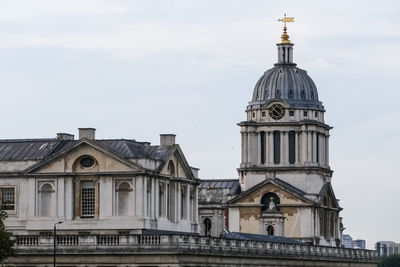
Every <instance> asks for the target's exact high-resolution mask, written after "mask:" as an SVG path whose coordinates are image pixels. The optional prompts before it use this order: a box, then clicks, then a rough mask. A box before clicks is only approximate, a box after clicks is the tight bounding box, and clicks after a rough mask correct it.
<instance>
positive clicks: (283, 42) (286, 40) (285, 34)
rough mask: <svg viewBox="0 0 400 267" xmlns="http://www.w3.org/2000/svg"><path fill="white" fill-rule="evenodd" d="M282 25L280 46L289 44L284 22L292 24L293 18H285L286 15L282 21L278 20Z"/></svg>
mask: <svg viewBox="0 0 400 267" xmlns="http://www.w3.org/2000/svg"><path fill="white" fill-rule="evenodd" d="M278 21H281V22H283V23H284V25H283V34H282V35H281V39H282V40H281V44H290V40H289V35H288V34H287V28H286V22H294V17H286V14H285V15H284V16H283V18H282V19H278Z"/></svg>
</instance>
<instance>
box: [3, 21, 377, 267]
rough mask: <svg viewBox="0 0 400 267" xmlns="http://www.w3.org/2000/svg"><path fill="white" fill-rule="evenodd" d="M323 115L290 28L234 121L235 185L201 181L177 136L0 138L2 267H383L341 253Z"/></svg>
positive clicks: (366, 255)
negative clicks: (6, 244)
mask: <svg viewBox="0 0 400 267" xmlns="http://www.w3.org/2000/svg"><path fill="white" fill-rule="evenodd" d="M324 112H325V110H324V107H323V106H322V103H321V102H320V101H319V100H318V92H317V89H316V87H315V85H314V83H313V81H312V80H311V78H310V77H309V76H308V75H307V73H306V71H304V70H302V69H299V68H297V67H296V64H294V63H293V44H292V43H291V42H290V41H289V36H288V35H287V33H286V26H285V27H284V34H283V35H282V41H281V42H280V43H279V44H278V63H276V64H275V66H274V67H273V68H272V69H270V70H268V71H266V72H265V73H264V75H263V76H262V77H261V78H260V80H259V81H258V82H257V84H256V87H255V89H254V93H253V98H252V100H251V101H250V102H249V105H248V106H247V109H246V114H247V118H246V120H245V121H242V122H240V123H239V124H238V125H239V126H240V128H241V139H242V151H241V152H242V158H241V159H242V160H241V164H240V166H239V168H238V174H239V175H238V176H239V178H238V179H229V180H228V179H218V180H216V179H207V180H201V179H199V178H198V171H199V169H197V168H194V167H191V166H190V164H189V163H188V161H187V160H186V158H185V155H184V153H183V151H182V150H181V148H180V146H179V145H178V144H176V142H175V135H173V134H162V135H160V144H159V145H151V144H150V143H148V142H139V141H136V140H133V139H106V140H104V139H96V138H95V133H96V132H95V129H93V128H80V129H79V138H78V139H75V138H74V136H73V135H71V134H67V133H59V134H57V137H56V138H46V139H12V140H0V204H1V207H2V208H3V209H4V210H6V212H7V214H8V218H7V219H6V227H7V229H8V230H9V231H11V232H12V233H13V236H14V238H15V240H16V251H17V254H16V256H14V257H11V258H9V259H8V260H7V266H19V267H22V266H25V267H27V266H35V267H48V266H51V265H52V266H64V267H72V266H74V267H95V266H96V267H144V266H147V267H149V266H163V267H167V266H168V267H171V266H176V267H178V266H220V267H227V266H245V265H248V266H332V267H333V266H336V267H338V266H343V267H344V266H354V267H357V266H360V267H364V266H377V253H376V252H375V251H367V250H352V249H346V248H342V247H340V239H341V238H340V236H341V228H340V217H339V212H340V210H341V208H340V207H339V204H338V201H337V199H336V197H335V195H334V193H333V189H332V186H331V177H332V171H331V170H330V167H329V157H328V155H329V149H328V146H329V143H328V138H329V130H330V129H331V127H330V126H328V125H327V124H325V122H324ZM60 223H61V224H60ZM56 230H57V231H56ZM53 231H54V232H53ZM56 258H57V264H56Z"/></svg>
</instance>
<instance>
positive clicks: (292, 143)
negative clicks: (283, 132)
mask: <svg viewBox="0 0 400 267" xmlns="http://www.w3.org/2000/svg"><path fill="white" fill-rule="evenodd" d="M295 155H296V132H295V131H289V163H290V164H294V162H295V160H296V156H295Z"/></svg>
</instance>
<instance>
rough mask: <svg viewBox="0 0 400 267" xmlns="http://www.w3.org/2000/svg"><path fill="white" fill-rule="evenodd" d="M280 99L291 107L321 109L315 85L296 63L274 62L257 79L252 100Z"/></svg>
mask: <svg viewBox="0 0 400 267" xmlns="http://www.w3.org/2000/svg"><path fill="white" fill-rule="evenodd" d="M276 99H282V100H285V101H287V102H288V103H289V104H290V105H291V106H292V107H303V108H317V109H323V106H322V103H321V102H320V101H319V100H318V92H317V87H316V86H315V84H314V82H313V80H312V79H311V78H310V76H308V74H307V72H306V71H305V70H302V69H300V68H297V67H296V64H293V63H292V64H275V67H273V68H272V69H269V70H267V71H266V72H265V73H264V74H263V75H262V76H261V78H260V79H259V80H258V82H257V84H256V86H255V88H254V92H253V102H260V101H261V102H268V101H270V100H276Z"/></svg>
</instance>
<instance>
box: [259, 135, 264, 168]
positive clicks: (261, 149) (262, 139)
mask: <svg viewBox="0 0 400 267" xmlns="http://www.w3.org/2000/svg"><path fill="white" fill-rule="evenodd" d="M260 139H261V142H260V146H261V147H260V151H261V163H262V164H265V132H261V133H260Z"/></svg>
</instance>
